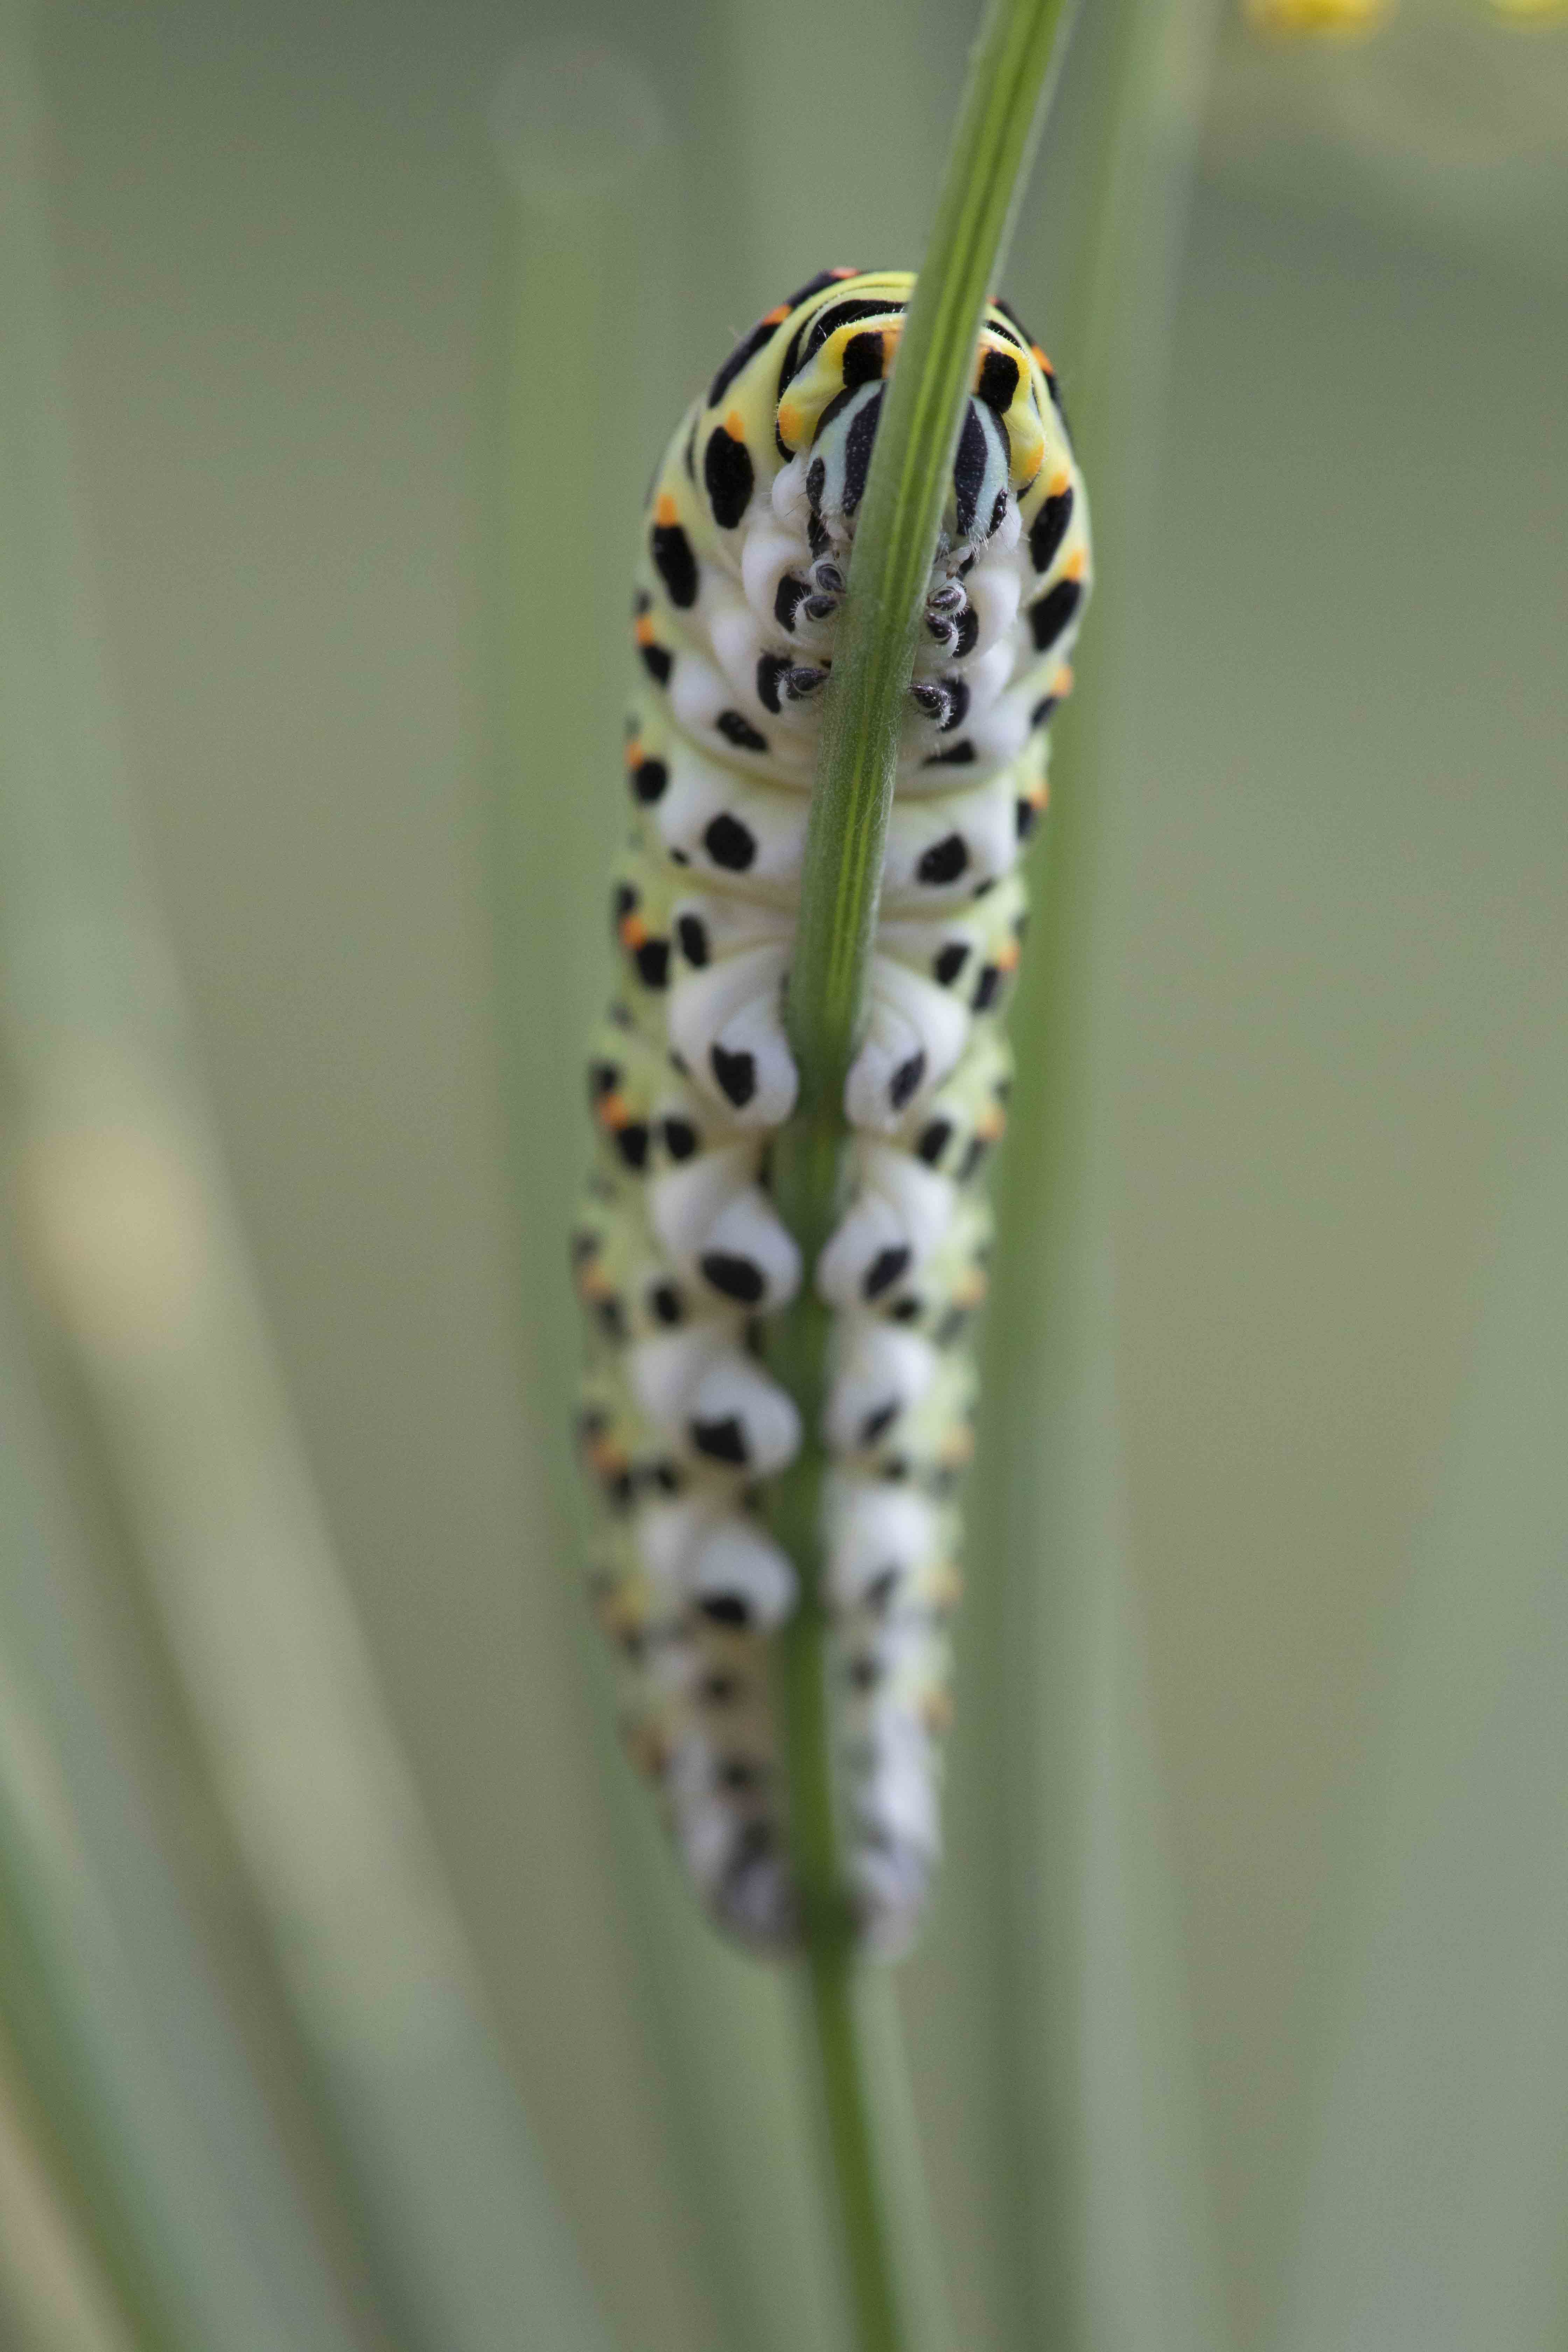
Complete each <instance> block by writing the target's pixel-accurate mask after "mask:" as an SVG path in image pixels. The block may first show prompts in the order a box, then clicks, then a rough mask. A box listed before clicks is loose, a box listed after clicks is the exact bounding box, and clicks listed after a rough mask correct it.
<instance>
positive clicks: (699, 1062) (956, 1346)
mask: <svg viewBox="0 0 1568 2352" xmlns="http://www.w3.org/2000/svg"><path fill="white" fill-rule="evenodd" d="M911 283H912V281H911V280H910V278H908V277H907V276H905V275H903V274H901V273H897V272H876V273H872V274H869V275H862V274H857V273H854V272H850V271H846V270H833V271H827V272H826V273H824V274H823V275H822V276H821V277H820V278H816V279H814V280H813V281H812V282H811V284H810V285H808V286H806V287H804V288H802V289H800V290H799V291H798V292H797V293H796V294H795V295H792V296H791V297H790V298H789V299H787V300H786V301H784V303H782V304H780V305H779V306H778V307H777V308H776V309H775V310H773V311H770V312H769V313H768V315H767V317H766V318H765V319H763V320H761V321H760V322H759V324H758V325H757V327H756V328H754V329H753V330H752V332H751V333H750V334H749V335H747V336H746V337H745V338H743V339H742V342H741V343H740V344H739V345H738V346H737V348H736V349H735V351H734V352H731V355H730V357H729V358H728V359H727V360H726V361H725V362H724V363H723V364H722V366H721V367H720V368H719V369H718V371H717V373H715V374H714V376H713V377H712V379H711V380H710V383H708V385H707V386H706V387H705V389H704V391H703V392H702V393H701V394H700V395H699V397H698V398H697V399H696V400H695V401H694V402H693V404H692V405H691V407H690V408H689V410H688V412H687V415H685V417H684V418H683V419H682V420H681V423H680V425H679V427H678V429H677V431H676V433H675V436H674V437H673V438H672V440H671V442H670V444H669V447H668V451H667V453H666V456H665V457H664V460H663V462H662V464H661V466H660V467H659V469H658V475H657V477H656V479H655V482H654V486H653V489H652V492H651V495H650V499H649V506H648V512H647V527H646V530H645V534H644V541H643V548H642V552H641V556H640V558H639V562H638V565H637V577H636V583H635V593H634V600H633V632H632V633H633V643H634V647H635V653H636V663H637V668H636V688H635V692H634V695H633V699H632V708H631V712H630V717H629V719H628V721H627V728H626V782H627V792H628V801H629V823H628V830H627V835H626V844H625V846H624V848H623V849H622V851H621V852H620V854H619V855H618V856H617V857H616V861H615V864H614V867H613V871H612V877H611V887H610V910H609V911H610V922H611V928H612V932H613V936H614V940H615V943H616V953H617V958H618V979H617V986H616V996H615V999H614V1002H613V1003H612V1005H611V1007H610V1010H609V1013H608V1014H607V1016H606V1018H605V1022H604V1023H603V1024H601V1026H600V1028H599V1030H598V1031H597V1033H596V1034H595V1037H594V1039H593V1041H592V1045H591V1048H590V1056H589V1081H588V1084H589V1100H590V1107H591V1109H592V1113H593V1118H594V1122H595V1131H596V1137H597V1142H596V1147H595V1165H594V1169H593V1171H592V1173H591V1175H590V1178H589V1181H588V1184H587V1188H586V1191H585V1192H584V1199H583V1202H582V1204H581V1208H580V1211H579V1213H578V1217H577V1220H576V1223H575V1225H574V1233H573V1237H572V1255H573V1265H574V1276H575V1280H576V1283H577V1286H578V1290H579V1293H580V1295H581V1297H582V1301H583V1305H584V1314H585V1318H586V1322H587V1329H588V1335H589V1336H588V1370H587V1375H586V1378H585V1381H584V1392H583V1402H582V1409H581V1415H580V1422H579V1441H580V1446H581V1451H582V1456H583V1461H584V1469H585V1472H586V1475H588V1477H589V1479H590V1480H591V1482H592V1483H593V1485H594V1486H595V1491H596V1493H597V1494H598V1496H599V1497H600V1501H601V1505H602V1538H601V1541H600V1543H599V1546H598V1548H597V1550H596V1553H595V1560H594V1565H593V1571H592V1591H593V1594H594V1599H595V1608H596V1610H597V1613H598V1615H599V1618H600V1622H601V1623H602V1624H603V1626H604V1628H605V1633H606V1635H607V1637H608V1638H609V1640H610V1641H611V1643H613V1645H614V1646H615V1649H616V1653H617V1655H618V1657H619V1659H620V1661H621V1680H622V1710H623V1727H624V1730H625V1736H626V1747H627V1750H628V1753H629V1754H630V1756H631V1758H632V1759H633V1761H634V1763H635V1764H636V1766H637V1769H639V1770H640V1771H642V1772H643V1773H644V1774H645V1775H646V1776H647V1778H648V1780H650V1781H651V1782H652V1783H653V1784H654V1786H655V1787H656V1789H657V1790H658V1796H659V1801H660V1803H661V1805H662V1807H663V1809H664V1811H665V1814H666V1817H667V1820H668V1826H669V1829H670V1832H671V1835H672V1838H673V1842H674V1843H675V1846H676V1850H677V1852H678V1853H679V1856H680V1858H681V1861H682V1864H683V1866H684V1868H685V1869H686V1871H687V1874H688V1875H689V1879H690V1881H691V1883H692V1885H693V1886H694V1888H695V1889H696V1891H697V1893H698V1895H699V1896H700V1899H701V1901H702V1902H703V1903H704V1905H705V1906H707V1908H708V1909H709V1910H710V1913H711V1914H712V1916H714V1917H715V1918H716V1919H717V1920H718V1921H719V1922H720V1923H721V1925H722V1926H723V1927H726V1928H727V1929H728V1930H729V1931H730V1932H731V1933H732V1934H734V1935H736V1936H737V1937H740V1938H741V1939H742V1940H743V1941H744V1942H746V1943H747V1944H748V1945H750V1946H752V1947H753V1948H757V1949H761V1950H778V1951H785V1950H788V1949H790V1948H792V1947H793V1946H794V1944H795V1941H796V1939H797V1937H798V1931H799V1920H798V1914H797V1906H796V1903H795V1894H794V1890H793V1885H792V1881H791V1874H790V1865H789V1840H788V1822H787V1819H786V1813H785V1795H784V1781H783V1762H782V1757H781V1752H780V1744H779V1738H778V1732H777V1726H776V1722H775V1719H774V1716H773V1696H772V1687H771V1650H772V1644H773V1638H774V1637H775V1635H776V1633H777V1632H778V1629H779V1627H780V1626H781V1625H782V1624H784V1622H787V1620H788V1618H789V1616H790V1614H791V1612H792V1611H793V1610H794V1609H795V1606H796V1603H797V1598H798V1595H797V1589H796V1580H795V1570H794V1568H793V1566H792V1564H791V1563H790V1561H789V1560H788V1559H786V1558H785V1556H784V1554H783V1552H782V1551H781V1550H780V1549H779V1548H778V1547H777V1545H776V1544H774V1543H773V1539H772V1538H771V1537H770V1536H769V1534H768V1533H767V1530H766V1528H765V1527H764V1525H763V1520H762V1517H761V1514H760V1507H759V1504H760V1486H761V1483H762V1482H763V1481H764V1480H765V1479H767V1478H768V1477H770V1476H771V1475H773V1474H774V1473H776V1472H777V1471H778V1470H779V1469H781V1468H782V1467H783V1466H784V1465H786V1464H787V1463H788V1462H789V1461H790V1460H792V1459H793V1458H794V1457H795V1454H796V1453H797V1452H798V1449H799V1446H800V1444H801V1442H802V1437H803V1432H802V1429H801V1425H800V1416H799V1412H798V1411H797V1409H796V1407H795V1402H794V1401H793V1400H792V1399H791V1398H790V1397H789V1396H787V1395H786V1394H785V1393H784V1391H783V1390H782V1389H780V1388H779V1386H778V1385H777V1383H776V1382H775V1381H773V1380H772V1378H771V1377H770V1375H769V1374H768V1372H767V1371H766V1370H765V1369H764V1367H763V1362H762V1360H761V1355H760V1349H759V1345H758V1342H759V1338H760V1335H761V1333H762V1331H763V1327H764V1325H765V1321H766V1318H768V1317H769V1316H770V1315H773V1314H775V1313H777V1312H778V1311H779V1310H780V1309H781V1308H782V1307H784V1306H785V1305H786V1304H787V1303H788V1301H789V1300H790V1299H791V1298H793V1297H796V1296H798V1294H799V1291H800V1289H801V1287H802V1286H803V1285H805V1284H807V1283H809V1284H811V1285H813V1286H815V1288H816V1293H817V1295H818V1296H819V1297H821V1298H823V1299H824V1300H825V1301H826V1304H827V1305H828V1306H829V1307H831V1308H832V1310H833V1316H834V1323H833V1333H832V1341H831V1347H830V1351H829V1368H828V1369H829V1381H828V1390H827V1396H826V1405H825V1408H824V1413H823V1423H822V1427H821V1429H820V1431H819V1432H818V1433H817V1435H818V1436H819V1438H820V1439H821V1441H822V1443H823V1444H824V1445H825V1446H826V1450H827V1453H828V1455H829V1459H830V1463H831V1469H830V1475H829V1477H828V1479H827V1481H826V1496H825V1502H824V1522H823V1528H822V1542H823V1557H824V1561H825V1591H826V1595H827V1598H828V1602H829V1606H830V1610H831V1615H832V1655H831V1663H830V1674H831V1690H830V1720H831V1725H832V1735H833V1766H834V1771H835V1775H836V1797H837V1805H838V1809H839V1814H840V1820H841V1822H842V1826H843V1832H844V1836H843V1847H844V1854H845V1868H846V1874H847V1885H848V1891H849V1894H850V1896H851V1899H852V1901H853V1903H854V1905H855V1907H856V1916H857V1918H858V1927H859V1932H860V1935H861V1937H862V1940H863V1941H864V1943H865V1944H866V1946H867V1948H868V1949H870V1950H872V1951H875V1952H877V1953H879V1954H883V1955H889V1956H891V1955H895V1954H896V1953H898V1952H899V1951H900V1950H901V1949H902V1948H904V1947H905V1946H906V1945H907V1943H908V1941H909V1939H910V1937H911V1935H912V1934H913V1932H914V1928H915V1926H916V1924H917V1922H918V1918H919V1916H920V1912H921V1906H922V1904H923V1901H924V1898H925V1895H926V1892H927V1889H928V1887H929V1885H930V1882H931V1875H932V1872H933V1870H934V1868H935V1865H936V1862H937V1859H938V1855H939V1851H940V1843H941V1832H940V1813H939V1783H940V1769H941V1766H940V1743H941V1736H942V1730H943V1728H944V1726H945V1723H946V1718H947V1706H948V1702H947V1697H946V1675H947V1626H948V1622H949V1620H950V1618H951V1615H952V1610H953V1608H954V1605H955V1603H956V1601H957V1597H958V1593H959V1589H960V1577H959V1569H958V1551H959V1527H958V1516H957V1507H956V1500H955V1497H956V1493H957V1489H958V1486H959V1484H960V1481H961V1479H962V1475H963V1469H964V1466H965V1465H966V1463H967V1461H968V1459H969V1456H970V1454H971V1452H972V1450H973V1414H974V1410H975V1403H976V1398H975V1378H974V1370H973V1361H972V1360H971V1356H970V1353H969V1349H968V1344H967V1337H968V1332H969V1328H970V1326H971V1322H972V1318H973V1314H974V1311H975V1309H976V1308H977V1307H979V1305H980V1304H981V1302H982V1300H983V1298H984V1294H985V1288H986V1284H987V1278H988V1271H989V1259H990V1253H991V1240H992V1221H991V1212H990V1209H989V1206H988V1203H987V1202H986V1199H985V1194H984V1169H985V1163H986V1161H987V1159H988V1157H989V1154H990V1152H991V1150H992V1149H993V1147H994V1145H995V1143H996V1142H997V1141H998V1140H999V1139H1000V1138H1001V1135H1002V1132H1003V1130H1004V1128H1005V1122H1006V1105H1007V1097H1008V1092H1009V1089H1010V1086H1011V1078H1012V1067H1013V1065H1012V1055H1011V1049H1010V1047H1009V1045H1008V1042H1007V1038H1006V1035H1005V1031H1004V1029H1003V1026H1002V1016H1003V1014H1004V1013H1005V1007H1006V1003H1007V999H1008V996H1009V994H1010V992H1011V988H1012V984H1013V981H1014V978H1015V975H1016V971H1017V967H1018V961H1019V956H1020V951H1021V947H1022V941H1023V937H1024V932H1025V928H1026V918H1027V905H1026V890H1025V886H1024V880H1023V877H1022V874H1021V871H1020V868H1019V859H1020V856H1021V854H1022V851H1023V848H1024V845H1025V844H1026V842H1027V841H1028V839H1029V837H1030V835H1032V833H1033V832H1034V830H1035V827H1036V825H1037V821H1038V819H1039V816H1040V814H1041V813H1042V811H1043V810H1044V808H1045V806H1046V803H1047V791H1048V784H1047V750H1048V743H1047V729H1048V725H1049V721H1050V717H1051V714H1052V712H1053V710H1054V709H1056V707H1057V705H1058V702H1059V701H1060V699H1061V698H1062V697H1063V696H1064V695H1065V694H1066V693H1067V692H1068V690H1069V689H1070V687H1071V683H1072V672H1071V667H1070V660H1071V654H1072V648H1073V644H1074V640H1075V638H1076V635H1077V633H1078V629H1079V625H1080V623H1081V620H1082V615H1083V608H1084V604H1085V600H1086V597H1087V595H1088V593H1089V522H1088V511H1087V505H1086V501H1085V497H1084V491H1083V485H1082V481H1081V479H1080V478H1079V471H1078V467H1077V465H1076V462H1075V460H1074V457H1073V454H1072V449H1071V445H1070V442H1069V439H1068V432H1067V427H1066V425H1065V423H1064V421H1063V417H1062V414H1061V409H1060V404H1059V401H1058V396H1057V387H1056V381H1055V377H1054V375H1053V374H1052V373H1051V370H1050V367H1049V363H1048V362H1047V360H1046V358H1045V355H1044V353H1043V352H1041V351H1040V350H1039V348H1038V346H1037V345H1036V344H1033V343H1031V342H1030V341H1029V339H1028V337H1027V336H1026V334H1025V332H1024V331H1023V330H1022V329H1021V328H1020V327H1019V325H1018V323H1017V321H1016V320H1015V319H1014V318H1013V316H1012V314H1011V312H1010V311H1008V310H1005V308H1004V307H1002V306H1000V305H998V304H992V305H990V306H989V307H988V308H987V310H986V313H985V318H984V326H983V330H982V333H981V338H980V342H979V347H978V349H977V352H976V354H975V362H974V373H973V379H972V389H971V394H970V397H969V401H968V404H967V405H966V408H965V411H964V415H963V424H962V427H961V431H960V436H959V440H958V446H957V452H956V455H955V457H954V462H953V467H952V479H951V481H950V484H949V486H948V495H947V500H946V508H945V512H944V516H943V522H942V534H941V537H940V540H939V543H938V548H937V553H936V558H935V561H934V562H933V565H932V569H931V582H930V586H929V591H928V594H927V599H926V606H925V614H924V620H923V625H922V628H921V637H920V646H919V650H918V653H917V656H916V661H915V669H914V676H913V678H912V681H911V685H910V695H909V699H908V703H907V706H906V710H905V715H904V719H903V722H902V730H901V735H900V762H899V769H898V775H897V781H896V788H895V795H894V801H893V806H892V810H891V814H890V820H889V830H888V838H887V847H886V854H885V859H884V867H883V877H882V896H881V901H880V913H879V929H878V934H877V940H876V945H875V951H874V955H873V959H872V964H871V970H870V974H869V991H868V994H869V1002H868V1018H867V1024H866V1032H865V1035H864V1039H863V1042H862V1044H861V1046H860V1048H859V1051H858V1056H857V1058H856V1061H855V1063H854V1065H853V1066H852V1068H851V1070H850V1072H849V1075H848V1078H847V1086H846V1094H845V1110H846V1115H847V1118H848V1120H849V1123H850V1125H851V1127H852V1129H854V1130H855V1138H856V1139H855V1143H854V1147H853V1153H852V1181H851V1186H850V1192H849V1199H848V1203H847V1208H846V1211H845V1213H844V1215H843V1217H842V1219H841V1222H840V1223H839V1225H838V1228H837V1231H836V1233H835V1234H833V1236H832V1237H831V1239H830V1241H829V1242H828V1244H827V1245H826V1248H825V1249H824V1250H823V1252H822V1254H821V1255H820V1257H819V1259H818V1261H817V1263H816V1265H814V1266H807V1265H803V1263H802V1258H801V1252H800V1249H799V1246H798V1244H796V1242H795V1238H794V1236H793V1235H792V1234H789V1233H788V1232H787V1231H786V1229H785V1228H784V1224H783V1223H782V1222H781V1220H780V1218H779V1216H778V1214H777V1212H776V1210H775V1208H774V1206H773V1201H772V1199H771V1196H770V1192H769V1163H770V1148H771V1143H772V1139H773V1136H774V1134H775V1133H776V1132H777V1130H778V1129H779V1127H780V1126H781V1124H782V1123H783V1122H784V1120H785V1119H786V1118H788V1116H789V1114H790V1111H791V1109H792V1108H793V1107H794V1104H795V1096H796V1092H797V1087H798V1078H797V1073H796V1071H795V1064H794V1060H793V1057H792V1055H791V1053H790V1048H789V1043H788V1037H787V1034H786V1030H785V1025H784V1000H785V993H786V991H787V985H788V974H789V965H790V959H791V956H792V953H793V951H794V941H795V922H796V916H797V910H798V901H799V892H800V877H801V869H802V863H803V859H804V855H805V835H806V823H807V817H808V814H809V805H810V796H811V789H812V784H813V780H814V776H815V772H816V755H817V747H818V740H819V737H820V731H821V718H822V708H823V697H824V693H825V689H826V687H827V683H828V680H829V679H830V677H831V674H832V667H833V661H834V654H835V647H836V644H837V618H838V614H839V609H840V606H841V604H842V600H843V596H844V593H845V588H846V583H847V578H848V572H849V562H850V555H851V551H852V547H853V541H854V535H855V524H856V516H857V513H858V508H859V505H860V502H861V499H862V498H863V495H864V491H865V486H866V480H867V476H868V468H869V463H870V457H871V451H872V449H873V447H874V446H875V439H876V433H877V429H878V423H879V416H880V413H881V404H882V401H883V398H884V395H885V391H886V385H887V380H888V376H889V371H890V369H891V366H892V363H893V360H894V357H895V355H896V352H897V350H898V345H899V341H900V335H901V333H902V328H903V320H904V314H905V310H906V307H907V304H908V300H909V297H910V288H911Z"/></svg>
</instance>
